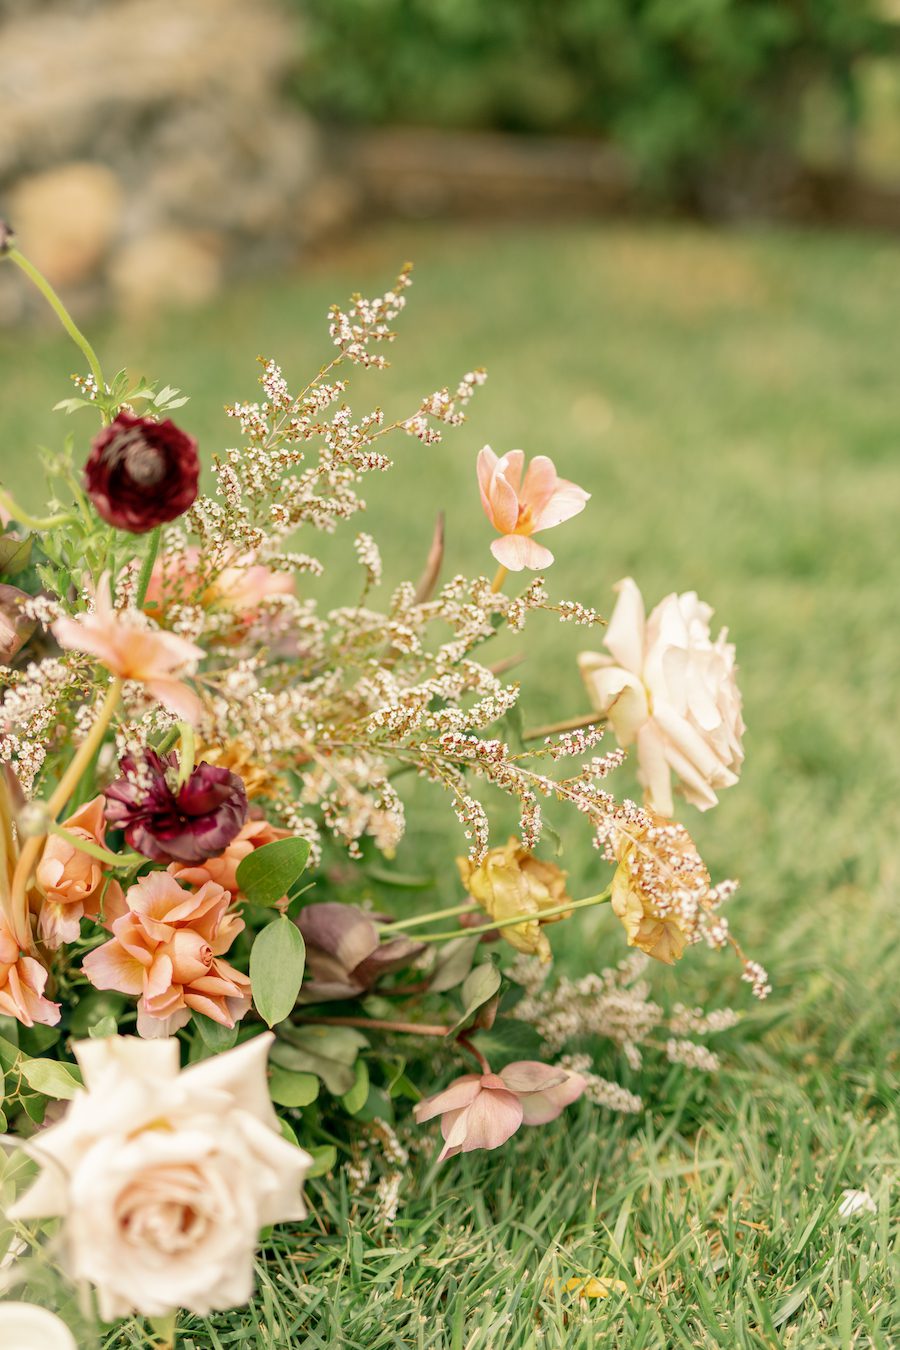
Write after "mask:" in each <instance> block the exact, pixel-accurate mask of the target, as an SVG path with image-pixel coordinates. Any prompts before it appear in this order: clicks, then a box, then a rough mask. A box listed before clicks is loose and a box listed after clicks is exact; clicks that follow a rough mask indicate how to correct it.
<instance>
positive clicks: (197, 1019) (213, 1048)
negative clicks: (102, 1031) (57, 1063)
mask: <svg viewBox="0 0 900 1350" xmlns="http://www.w3.org/2000/svg"><path fill="white" fill-rule="evenodd" d="M194 1026H195V1027H196V1028H197V1030H198V1031H199V1033H200V1039H201V1040H202V1041H203V1044H204V1045H205V1046H206V1048H207V1050H209V1051H210V1052H211V1053H212V1054H214V1055H218V1054H221V1052H222V1051H223V1050H230V1049H231V1047H232V1046H233V1045H236V1044H237V1038H238V1029H237V1027H223V1026H222V1024H221V1022H215V1021H214V1020H213V1019H212V1018H211V1017H204V1016H203V1013H198V1012H195V1013H194ZM93 1034H94V1033H93V1032H91V1035H93Z"/></svg>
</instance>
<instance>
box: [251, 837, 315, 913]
mask: <svg viewBox="0 0 900 1350" xmlns="http://www.w3.org/2000/svg"><path fill="white" fill-rule="evenodd" d="M308 861H309V844H308V842H307V841H306V840H305V839H298V838H296V837H292V838H290V839H276V840H275V841H274V842H273V843H271V844H263V846H262V848H257V849H254V850H253V852H252V853H248V854H247V856H246V858H242V859H241V861H240V862H239V863H238V869H237V883H238V886H239V887H240V889H241V890H242V891H243V893H244V895H245V896H246V897H247V899H248V900H249V901H251V903H252V904H254V905H274V904H277V902H278V901H279V900H281V899H282V897H283V896H285V895H287V893H288V891H289V890H290V889H291V887H292V886H293V885H294V883H295V882H296V881H297V879H298V878H299V877H301V876H302V875H303V869H304V868H305V867H306V864H307V862H308Z"/></svg>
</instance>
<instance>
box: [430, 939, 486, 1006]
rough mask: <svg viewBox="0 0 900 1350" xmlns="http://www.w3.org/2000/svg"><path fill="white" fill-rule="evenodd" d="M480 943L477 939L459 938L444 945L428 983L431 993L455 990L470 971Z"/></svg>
mask: <svg viewBox="0 0 900 1350" xmlns="http://www.w3.org/2000/svg"><path fill="white" fill-rule="evenodd" d="M480 941H481V938H479V937H461V938H453V939H452V941H450V942H445V943H444V945H443V947H442V948H441V952H440V955H439V956H438V959H437V961H436V962H435V965H434V970H433V971H432V975H431V979H430V980H429V981H428V988H429V989H430V990H431V992H432V993H434V994H444V993H446V992H447V990H448V989H455V988H456V986H457V985H458V984H462V982H463V980H464V979H465V978H466V976H467V975H468V973H469V971H470V970H471V969H472V962H473V961H474V959H475V952H476V950H477V949H478V944H479V942H480Z"/></svg>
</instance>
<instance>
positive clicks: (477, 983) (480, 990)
mask: <svg viewBox="0 0 900 1350" xmlns="http://www.w3.org/2000/svg"><path fill="white" fill-rule="evenodd" d="M499 988H500V971H499V970H498V969H497V967H496V966H495V965H494V963H493V961H485V962H483V964H482V965H480V966H476V967H475V969H474V970H473V971H471V972H470V973H469V974H468V975H467V976H466V978H465V981H464V982H463V987H462V990H461V997H462V1004H463V1007H464V1009H465V1012H464V1013H463V1015H462V1017H461V1018H460V1019H459V1021H458V1022H457V1023H456V1025H455V1026H454V1027H452V1028H451V1030H452V1031H459V1029H460V1027H462V1026H465V1024H466V1022H468V1020H469V1018H470V1017H472V1016H473V1015H474V1014H475V1013H477V1011H478V1009H479V1008H482V1007H484V1005H485V1003H490V1001H491V999H492V998H493V997H494V995H495V994H496V992H497V990H498V989H499Z"/></svg>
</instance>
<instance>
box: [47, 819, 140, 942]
mask: <svg viewBox="0 0 900 1350" xmlns="http://www.w3.org/2000/svg"><path fill="white" fill-rule="evenodd" d="M63 827H64V828H65V829H66V830H68V832H69V833H70V834H74V835H76V836H77V837H78V838H79V839H84V840H85V841H86V842H87V843H90V844H99V845H100V846H101V848H102V847H105V844H106V821H105V819H104V816H103V797H102V796H100V797H95V798H94V799H93V801H90V802H87V803H86V804H85V805H84V806H82V807H80V808H79V809H78V810H77V811H76V812H75V813H74V815H71V816H69V819H68V820H65V821H63ZM36 875H37V881H38V885H39V886H40V888H41V890H42V891H43V892H44V899H43V902H42V904H41V912H40V918H39V920H38V928H39V930H40V934H41V937H42V938H43V940H44V942H45V944H46V945H47V946H48V947H49V948H50V950H51V951H55V950H56V948H57V947H60V946H61V945H62V944H63V943H64V942H74V941H75V940H76V938H77V937H78V935H79V932H80V928H81V920H82V919H83V918H85V916H87V918H89V919H96V917H97V915H98V913H99V911H100V900H101V897H102V895H103V882H104V878H105V876H106V871H105V869H104V867H103V864H102V863H101V862H99V861H98V860H97V859H96V858H92V857H91V855H90V854H89V853H84V852H83V851H82V850H81V849H80V848H76V847H75V845H74V844H70V843H69V842H68V841H67V840H65V839H61V838H60V836H59V835H56V834H51V835H50V836H49V838H48V839H47V842H46V844H45V845H44V852H43V855H42V857H41V861H40V862H39V863H38V866H37V874H36ZM106 896H107V902H108V903H109V904H110V905H111V906H113V907H114V908H119V907H120V906H121V903H122V888H121V886H120V885H119V883H118V882H117V881H113V880H111V881H110V882H109V884H108V885H107V888H106Z"/></svg>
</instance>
